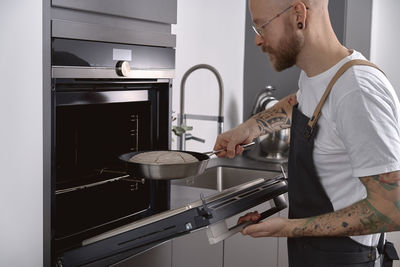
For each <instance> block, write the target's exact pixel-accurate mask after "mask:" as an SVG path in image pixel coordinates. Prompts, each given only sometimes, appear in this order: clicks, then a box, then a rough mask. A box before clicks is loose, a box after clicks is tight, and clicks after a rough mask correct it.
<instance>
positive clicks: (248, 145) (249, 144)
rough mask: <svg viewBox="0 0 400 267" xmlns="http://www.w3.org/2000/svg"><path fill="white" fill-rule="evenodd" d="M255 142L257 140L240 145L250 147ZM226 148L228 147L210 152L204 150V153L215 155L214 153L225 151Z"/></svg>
mask: <svg viewBox="0 0 400 267" xmlns="http://www.w3.org/2000/svg"><path fill="white" fill-rule="evenodd" d="M254 144H255V142H254V141H253V142H251V143H248V144H245V145H240V146H241V147H243V148H247V147H250V146H252V145H254ZM225 150H226V148H223V149H219V150H213V151H208V152H203V154H206V155H208V156H212V155H214V154H218V153H219V152H222V151H225Z"/></svg>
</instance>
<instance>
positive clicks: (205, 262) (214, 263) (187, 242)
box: [172, 229, 223, 267]
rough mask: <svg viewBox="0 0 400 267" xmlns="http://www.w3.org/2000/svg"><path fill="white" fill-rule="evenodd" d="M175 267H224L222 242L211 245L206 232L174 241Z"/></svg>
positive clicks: (195, 233) (199, 232) (173, 260)
mask: <svg viewBox="0 0 400 267" xmlns="http://www.w3.org/2000/svg"><path fill="white" fill-rule="evenodd" d="M172 266H173V267H188V266H190V267H204V266H207V267H222V266H223V245H222V242H221V243H218V244H215V245H210V243H209V242H208V238H207V233H206V230H204V229H203V230H200V231H197V232H194V233H191V234H188V235H185V236H182V237H178V238H175V239H173V240H172Z"/></svg>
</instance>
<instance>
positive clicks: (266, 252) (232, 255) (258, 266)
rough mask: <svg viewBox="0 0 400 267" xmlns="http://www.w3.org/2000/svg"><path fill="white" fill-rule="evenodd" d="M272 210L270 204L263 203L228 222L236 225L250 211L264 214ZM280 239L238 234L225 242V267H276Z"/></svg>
mask: <svg viewBox="0 0 400 267" xmlns="http://www.w3.org/2000/svg"><path fill="white" fill-rule="evenodd" d="M269 208H270V205H269V203H263V204H261V205H259V206H257V207H254V208H253V209H251V210H249V211H246V212H243V213H241V214H239V215H237V216H234V217H232V218H230V219H229V220H228V225H229V226H231V225H232V224H235V223H236V222H237V220H238V219H239V217H240V216H242V215H244V214H246V213H247V212H250V211H258V212H260V213H261V212H263V211H265V210H267V209H269ZM277 257H278V238H276V237H261V238H252V237H249V236H243V235H242V234H240V233H239V234H236V235H234V236H232V237H231V238H229V239H227V240H225V249H224V267H243V266H252V267H265V266H268V267H274V266H277V262H278V258H277Z"/></svg>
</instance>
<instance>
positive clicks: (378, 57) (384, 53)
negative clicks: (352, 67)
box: [371, 0, 400, 96]
mask: <svg viewBox="0 0 400 267" xmlns="http://www.w3.org/2000/svg"><path fill="white" fill-rule="evenodd" d="M399 10H400V1H399V0H374V1H373V5H372V32H371V60H372V61H373V62H375V63H376V64H377V65H378V66H379V67H380V68H382V69H383V71H385V73H386V75H387V76H388V77H389V80H390V81H391V82H392V84H393V86H394V88H395V89H396V90H397V95H398V96H400V75H399V62H400V53H399V43H400V30H399V27H400V21H399V13H398V11H399Z"/></svg>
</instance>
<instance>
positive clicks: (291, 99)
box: [214, 94, 297, 158]
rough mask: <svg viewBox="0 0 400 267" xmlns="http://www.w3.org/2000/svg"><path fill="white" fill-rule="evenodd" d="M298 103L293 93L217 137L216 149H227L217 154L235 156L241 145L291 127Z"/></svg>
mask: <svg viewBox="0 0 400 267" xmlns="http://www.w3.org/2000/svg"><path fill="white" fill-rule="evenodd" d="M296 104H297V98H296V94H291V95H289V96H287V97H285V98H283V99H282V100H280V101H279V102H278V103H276V104H275V105H274V106H273V107H271V108H269V109H268V110H264V111H262V112H260V113H258V114H256V115H254V116H253V117H251V118H250V119H248V120H247V121H246V122H244V123H242V124H240V125H239V126H237V127H236V128H234V129H232V130H230V131H227V132H225V133H223V134H221V135H219V136H218V137H217V140H216V142H215V145H214V150H220V149H226V151H224V152H220V153H218V154H217V156H218V157H221V158H223V157H228V158H233V157H235V155H239V154H241V153H242V152H243V148H242V147H240V146H239V145H242V144H243V145H245V144H248V143H250V142H251V141H253V139H254V138H256V137H258V136H260V135H263V134H266V133H272V132H275V131H279V130H282V129H286V128H289V127H290V125H291V121H292V110H293V106H294V105H296Z"/></svg>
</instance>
